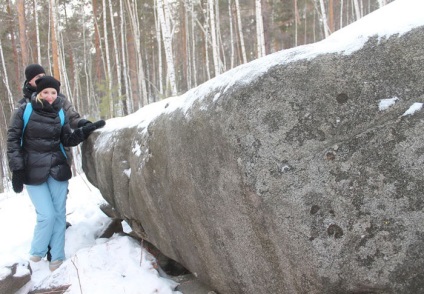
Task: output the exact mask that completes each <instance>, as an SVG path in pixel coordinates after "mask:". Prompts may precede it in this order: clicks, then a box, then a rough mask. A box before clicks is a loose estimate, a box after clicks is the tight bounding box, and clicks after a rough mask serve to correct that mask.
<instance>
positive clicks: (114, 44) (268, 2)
mask: <svg viewBox="0 0 424 294" xmlns="http://www.w3.org/2000/svg"><path fill="white" fill-rule="evenodd" d="M392 1H393V0H113V1H112V0H0V13H1V17H0V65H1V67H0V77H1V81H0V91H1V95H0V99H1V103H0V114H1V118H0V120H1V125H2V126H3V127H2V128H0V179H2V180H1V181H0V193H2V192H4V190H5V189H6V188H7V187H8V184H7V183H8V182H9V181H10V171H9V168H8V163H7V155H6V149H7V146H6V141H7V126H8V124H9V119H10V116H11V114H12V112H13V109H14V108H15V104H16V103H17V101H18V100H19V99H21V98H22V86H23V83H24V81H25V75H24V69H25V67H26V66H27V65H28V64H32V63H39V64H41V65H42V66H43V67H44V68H45V69H46V72H47V74H50V75H53V76H54V77H56V78H57V79H59V80H60V81H61V92H62V93H63V94H64V95H65V96H66V97H67V99H69V100H70V101H71V102H72V103H73V105H74V107H75V108H76V109H77V110H78V111H79V113H80V114H81V115H82V116H84V117H85V118H87V119H91V120H96V119H98V118H103V119H108V118H113V117H119V116H125V115H128V114H130V113H133V112H135V111H137V110H138V109H139V108H141V107H143V106H144V105H147V104H149V103H153V102H156V101H159V100H161V99H164V98H167V97H172V96H178V95H181V94H183V93H185V92H186V91H187V90H190V89H192V88H194V87H196V86H198V85H200V84H202V83H203V82H205V81H207V80H209V79H212V78H213V77H215V76H217V75H219V74H221V73H223V72H225V71H227V70H229V69H231V68H234V67H236V66H238V65H241V64H244V63H247V62H250V61H252V60H254V59H257V58H261V57H263V56H265V55H268V54H272V53H274V52H277V51H280V50H284V49H288V48H292V47H296V46H301V45H305V44H310V43H314V42H318V41H320V40H323V39H325V38H326V37H328V36H329V35H331V34H332V33H333V32H335V31H337V30H339V29H341V28H343V27H345V26H347V25H349V24H350V23H352V22H355V21H356V20H358V19H360V18H362V17H364V16H365V15H367V14H369V13H370V12H372V11H374V10H376V9H379V8H381V7H383V6H384V5H387V4H389V3H390V2H392ZM75 149H77V148H75ZM76 152H78V151H76Z"/></svg>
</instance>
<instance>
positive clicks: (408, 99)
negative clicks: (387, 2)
mask: <svg viewBox="0 0 424 294" xmlns="http://www.w3.org/2000/svg"><path fill="white" fill-rule="evenodd" d="M423 44H424V28H423V27H419V28H415V29H413V30H411V31H410V32H408V33H405V34H403V35H401V36H398V35H393V36H391V37H389V38H382V39H378V38H377V37H374V38H370V39H369V40H368V42H367V43H366V44H365V45H364V46H363V47H362V48H361V49H359V50H357V51H355V52H353V53H351V54H342V53H331V54H330V53H329V54H321V55H318V56H316V57H314V58H311V59H304V58H298V59H291V60H292V61H290V58H289V57H290V56H292V55H293V54H294V55H296V54H298V53H296V52H298V51H288V52H282V53H280V54H281V55H282V56H283V57H284V58H285V57H287V59H288V60H289V61H288V62H281V63H280V64H276V65H274V66H272V67H269V68H267V69H266V70H265V71H264V72H263V73H262V74H260V75H258V74H256V73H253V72H252V76H253V78H251V79H250V80H248V81H247V82H246V81H241V82H240V83H233V82H232V80H231V78H232V76H234V75H235V74H234V73H235V72H234V71H232V72H229V73H226V74H224V75H222V76H220V77H219V78H220V80H221V81H222V80H223V79H228V83H227V84H225V83H224V85H223V86H222V87H214V86H213V83H214V80H212V81H210V82H208V83H206V84H205V85H202V86H201V87H200V88H199V89H197V90H195V91H192V92H190V95H192V96H195V95H196V93H199V97H200V96H201V95H203V96H202V97H201V99H200V98H199V99H197V100H195V101H194V102H193V103H192V105H191V107H189V108H188V109H184V108H177V109H175V110H173V111H168V112H165V109H164V113H163V114H162V115H160V116H158V117H156V119H154V120H153V121H152V122H151V123H150V124H148V126H147V127H144V126H143V127H137V126H128V127H123V128H117V129H116V130H113V129H112V128H110V129H107V128H105V130H104V131H103V132H95V133H94V134H93V135H91V136H90V138H89V140H87V141H86V142H85V143H84V145H83V153H82V154H83V169H84V171H85V173H86V175H87V177H88V179H89V180H90V182H91V183H93V184H94V185H95V186H97V187H98V188H99V189H100V191H101V193H102V195H103V197H104V198H105V199H106V200H107V201H108V202H109V203H110V204H111V205H112V206H113V207H114V208H115V209H116V211H117V212H118V213H119V215H120V216H122V217H123V218H124V219H126V220H127V221H128V223H130V224H131V226H132V228H133V230H134V231H135V232H136V233H137V235H138V236H140V237H142V238H144V239H146V240H148V241H149V242H151V243H152V244H154V245H155V246H156V247H157V248H159V249H160V250H161V251H162V252H163V253H164V254H165V255H167V256H168V257H170V258H172V259H174V260H176V261H177V262H179V263H181V264H182V265H184V266H185V267H186V268H187V269H188V270H190V272H191V273H193V274H194V275H196V276H197V277H198V279H199V280H200V281H202V282H203V283H205V284H207V285H209V286H211V287H212V288H213V289H214V290H216V291H217V292H218V293H221V294H224V293H231V294H234V293H243V294H249V293H326V294H331V293H423V292H424V271H423V270H422V269H423V268H424V225H423V224H424V213H423V207H424V201H423V194H424V181H423V174H424V165H423V162H424V155H423V153H424V132H423V128H424V114H423V111H422V110H420V111H417V112H415V113H414V114H412V115H406V116H403V114H404V113H405V111H407V110H408V109H409V108H410V107H411V106H412V105H413V104H414V103H415V102H423V98H424V97H423V94H424V46H423ZM307 48H308V47H305V48H303V49H299V50H306V49H307ZM281 55H278V56H277V55H276V56H275V57H272V56H271V57H267V58H279V56H280V57H281ZM284 58H282V59H284ZM260 64H261V63H260V62H258V63H257V65H258V66H260ZM206 89H208V90H206ZM205 92H206V94H204V93H205ZM200 93H201V94H200ZM187 95H188V94H187ZM393 97H397V98H398V100H397V102H396V103H395V104H394V105H392V106H391V107H389V108H388V109H385V110H380V109H379V103H380V102H381V101H382V99H389V98H393ZM172 101H173V100H172V99H171V100H169V103H167V104H166V105H165V106H163V107H164V108H165V107H170V108H171V107H172V103H173V102H172ZM143 113H144V115H147V114H148V112H147V110H146V111H145V112H139V115H143ZM107 123H108V124H113V121H111V120H109V121H108V122H107Z"/></svg>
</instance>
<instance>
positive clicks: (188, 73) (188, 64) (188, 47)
mask: <svg viewBox="0 0 424 294" xmlns="http://www.w3.org/2000/svg"><path fill="white" fill-rule="evenodd" d="M190 2H191V1H190V0H184V32H185V36H186V38H185V44H184V46H185V48H186V50H185V59H186V79H187V89H191V78H192V75H191V67H192V65H191V44H190V25H189V19H188V15H189V8H190ZM191 38H194V36H191Z"/></svg>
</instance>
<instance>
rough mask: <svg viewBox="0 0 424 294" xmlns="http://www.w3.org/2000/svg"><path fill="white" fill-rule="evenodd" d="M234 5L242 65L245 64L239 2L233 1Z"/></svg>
mask: <svg viewBox="0 0 424 294" xmlns="http://www.w3.org/2000/svg"><path fill="white" fill-rule="evenodd" d="M235 4H236V15H237V24H238V35H239V40H240V49H241V56H242V58H243V63H247V57H246V47H245V46H244V37H243V26H242V24H241V14H240V4H239V0H235Z"/></svg>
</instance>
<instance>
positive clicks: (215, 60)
mask: <svg viewBox="0 0 424 294" xmlns="http://www.w3.org/2000/svg"><path fill="white" fill-rule="evenodd" d="M213 2H214V0H208V4H209V13H210V27H211V41H212V44H211V46H212V58H213V64H214V71H215V76H217V75H219V74H220V69H219V68H220V66H219V56H218V52H219V49H218V43H217V40H216V27H215V26H216V25H215V13H214V10H215V9H214V3H213Z"/></svg>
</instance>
